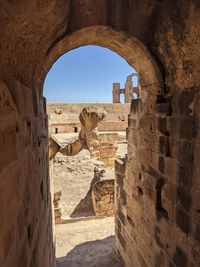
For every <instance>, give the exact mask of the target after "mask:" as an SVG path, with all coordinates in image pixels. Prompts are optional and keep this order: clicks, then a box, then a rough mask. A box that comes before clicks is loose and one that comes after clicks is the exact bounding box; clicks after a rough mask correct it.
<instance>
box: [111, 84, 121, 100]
mask: <svg viewBox="0 0 200 267" xmlns="http://www.w3.org/2000/svg"><path fill="white" fill-rule="evenodd" d="M112 94H113V103H120V83H113V91H112Z"/></svg>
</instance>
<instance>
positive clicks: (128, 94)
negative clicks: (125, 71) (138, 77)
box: [125, 75, 133, 103]
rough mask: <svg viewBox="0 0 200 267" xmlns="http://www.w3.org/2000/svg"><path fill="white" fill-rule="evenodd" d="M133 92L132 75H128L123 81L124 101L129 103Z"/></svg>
mask: <svg viewBox="0 0 200 267" xmlns="http://www.w3.org/2000/svg"><path fill="white" fill-rule="evenodd" d="M132 94H133V84H132V75H129V76H128V77H127V79H126V83H125V103H131V100H132V98H133V97H132Z"/></svg>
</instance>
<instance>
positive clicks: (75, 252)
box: [56, 217, 123, 267]
mask: <svg viewBox="0 0 200 267" xmlns="http://www.w3.org/2000/svg"><path fill="white" fill-rule="evenodd" d="M56 250H57V252H56V257H57V267H123V265H122V263H120V262H119V261H118V259H117V256H116V254H115V244H114V218H113V217H109V218H105V219H98V220H97V219H96V220H89V221H80V222H75V223H68V224H62V225H56Z"/></svg>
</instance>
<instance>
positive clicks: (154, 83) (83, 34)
mask: <svg viewBox="0 0 200 267" xmlns="http://www.w3.org/2000/svg"><path fill="white" fill-rule="evenodd" d="M84 45H99V46H102V47H106V48H109V49H111V50H113V51H114V52H116V53H117V54H118V55H120V56H122V57H123V58H124V59H125V60H126V61H127V62H128V63H129V64H130V65H131V66H132V67H134V68H135V69H136V71H137V72H138V73H139V77H140V85H141V87H142V88H143V89H147V88H148V90H151V89H152V92H151V93H152V94H159V93H160V94H162V93H163V80H162V76H161V73H160V70H159V68H158V66H157V64H156V62H155V60H154V59H153V57H152V56H151V54H150V53H149V52H148V49H147V48H146V47H145V46H144V45H143V44H142V43H141V42H140V41H139V40H137V39H136V38H134V37H132V36H130V35H128V34H125V33H124V32H121V31H118V30H116V29H113V28H111V27H106V26H92V27H88V28H84V29H81V30H78V31H75V32H73V33H72V34H70V35H67V36H65V37H64V38H63V39H62V40H60V41H58V42H57V43H56V44H54V45H53V46H52V47H51V48H50V49H49V50H48V53H47V56H46V60H45V61H44V64H43V66H42V70H39V71H38V72H36V75H35V76H36V77H35V79H36V81H37V83H36V84H37V86H36V87H37V88H42V85H43V82H44V77H45V76H46V74H47V72H48V71H49V69H50V67H51V66H52V65H53V63H54V62H55V60H56V59H57V58H58V57H60V56H62V55H63V54H64V53H66V52H68V51H70V50H72V49H75V48H78V47H80V46H84Z"/></svg>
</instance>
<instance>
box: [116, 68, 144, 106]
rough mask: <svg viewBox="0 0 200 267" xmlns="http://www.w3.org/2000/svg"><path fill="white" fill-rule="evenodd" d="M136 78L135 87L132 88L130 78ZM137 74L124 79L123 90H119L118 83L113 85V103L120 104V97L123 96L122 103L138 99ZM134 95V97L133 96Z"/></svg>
mask: <svg viewBox="0 0 200 267" xmlns="http://www.w3.org/2000/svg"><path fill="white" fill-rule="evenodd" d="M133 77H136V78H137V86H133V82H132V78H133ZM138 80H139V75H138V73H133V74H131V75H129V76H128V77H127V79H126V83H125V88H123V89H121V88H120V83H113V90H112V95H113V103H121V100H120V96H121V95H124V103H131V101H132V100H133V99H136V98H138V97H139V91H140V85H139V82H138ZM134 95H135V96H134Z"/></svg>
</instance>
